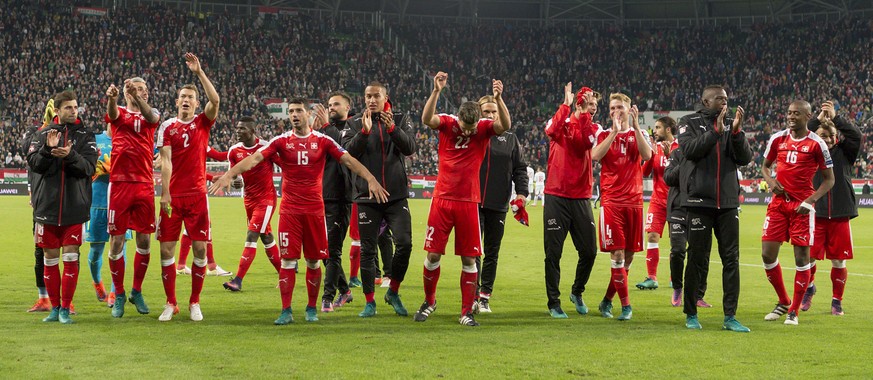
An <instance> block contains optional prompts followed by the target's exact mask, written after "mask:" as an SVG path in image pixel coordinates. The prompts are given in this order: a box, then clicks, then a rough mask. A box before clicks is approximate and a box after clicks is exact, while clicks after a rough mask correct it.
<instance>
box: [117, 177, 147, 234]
mask: <svg viewBox="0 0 873 380" xmlns="http://www.w3.org/2000/svg"><path fill="white" fill-rule="evenodd" d="M108 191H109V204H108V209H109V211H108V216H107V219H108V223H107V228H108V230H109V234H110V235H113V236H116V235H121V234H124V233H125V232H126V231H127V230H128V229H131V230H134V231H136V232H140V233H144V234H150V233H153V232H155V186H154V185H153V184H152V183H149V182H110V183H109V190H108Z"/></svg>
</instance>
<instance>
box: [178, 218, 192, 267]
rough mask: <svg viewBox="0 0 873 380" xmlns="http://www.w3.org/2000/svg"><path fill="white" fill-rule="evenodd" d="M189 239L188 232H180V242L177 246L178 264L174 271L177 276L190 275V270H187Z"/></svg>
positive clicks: (189, 252) (189, 251)
mask: <svg viewBox="0 0 873 380" xmlns="http://www.w3.org/2000/svg"><path fill="white" fill-rule="evenodd" d="M191 244H192V241H191V238H190V237H189V236H188V230H187V229H185V230H184V231H182V242H181V243H180V244H179V263H178V264H177V265H176V271H178V272H179V274H191V268H188V255H190V254H191Z"/></svg>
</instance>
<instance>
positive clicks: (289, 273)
mask: <svg viewBox="0 0 873 380" xmlns="http://www.w3.org/2000/svg"><path fill="white" fill-rule="evenodd" d="M295 282H297V272H296V271H294V268H290V269H289V268H281V267H280V268H279V293H281V294H282V309H283V310H284V309H287V308H289V307H291V296H292V295H293V294H294V283H295Z"/></svg>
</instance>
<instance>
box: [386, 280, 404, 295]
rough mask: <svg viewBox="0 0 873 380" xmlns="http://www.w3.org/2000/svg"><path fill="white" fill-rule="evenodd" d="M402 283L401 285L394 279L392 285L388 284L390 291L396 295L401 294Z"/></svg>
mask: <svg viewBox="0 0 873 380" xmlns="http://www.w3.org/2000/svg"><path fill="white" fill-rule="evenodd" d="M400 283H401V282H400V281H397V280H395V279H393V278H392V279H391V283H390V284H388V289H391V291H392V292H394V293H400Z"/></svg>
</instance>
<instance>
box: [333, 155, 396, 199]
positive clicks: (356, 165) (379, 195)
mask: <svg viewBox="0 0 873 380" xmlns="http://www.w3.org/2000/svg"><path fill="white" fill-rule="evenodd" d="M340 162H341V163H342V164H343V165H345V166H346V167H347V168H349V170H351V171H352V173H355V174H357V175H358V176H359V177H361V178H363V179H364V180H365V181H367V187H369V190H370V199H376V201H377V202H378V203H385V202H388V197H389V196H390V195H391V194H388V191H386V190H385V189H384V188H383V187H382V185H380V184H379V181H377V180H376V177H373V174H371V173H370V171H369V170H367V168H366V167H364V165H363V164H361V162H360V161H358V160H356V159H355V158H354V157H352V155H351V154H349V153H348V152H346V153H344V154H343V155H342V156H341V157H340Z"/></svg>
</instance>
